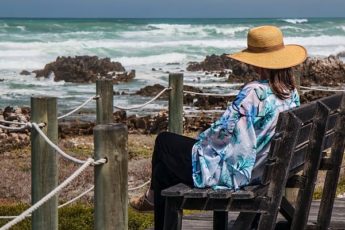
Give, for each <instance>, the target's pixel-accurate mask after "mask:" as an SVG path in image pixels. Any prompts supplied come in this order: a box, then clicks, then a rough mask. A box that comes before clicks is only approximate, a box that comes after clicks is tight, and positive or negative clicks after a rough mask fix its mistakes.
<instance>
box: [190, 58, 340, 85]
mask: <svg viewBox="0 0 345 230" xmlns="http://www.w3.org/2000/svg"><path fill="white" fill-rule="evenodd" d="M342 55H344V54H343V53H339V54H338V55H336V56H334V55H331V56H329V57H325V58H320V57H309V58H307V60H306V61H305V62H304V63H302V64H301V65H299V66H297V67H295V68H294V72H295V75H296V76H299V77H300V80H301V85H304V86H310V85H313V84H315V85H322V86H338V85H340V84H342V83H345V63H343V62H342V61H341V60H340V57H342ZM187 70H188V71H204V72H208V73H211V74H213V75H215V76H220V77H227V78H228V80H229V82H232V83H237V82H248V81H252V80H254V79H257V78H258V76H257V75H256V74H255V73H254V70H253V67H252V66H250V65H247V64H244V63H241V62H238V61H236V60H232V59H229V58H228V57H227V56H226V54H222V55H214V54H213V55H210V56H206V58H205V60H204V61H202V62H191V63H189V65H188V67H187Z"/></svg>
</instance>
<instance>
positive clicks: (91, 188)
mask: <svg viewBox="0 0 345 230" xmlns="http://www.w3.org/2000/svg"><path fill="white" fill-rule="evenodd" d="M101 160H104V159H101ZM97 162H100V160H98V161H95V162H93V163H92V165H95V163H97ZM102 162H103V161H102ZM104 163H105V161H104ZM150 182H151V180H148V181H146V182H145V183H143V184H142V185H139V186H137V187H134V188H129V189H128V191H134V190H137V189H140V188H143V187H145V186H146V185H147V184H149V183H150ZM94 188H95V186H94V185H93V186H91V187H90V188H89V189H87V190H85V191H84V192H82V193H81V194H79V195H78V196H76V197H74V198H73V199H71V200H69V201H67V202H66V203H63V204H61V205H59V206H58V208H59V209H60V208H63V207H65V206H67V205H69V204H71V203H73V202H75V201H77V200H79V199H80V198H82V197H83V196H85V195H86V194H88V193H89V192H91V191H92V190H93V189H94ZM30 216H31V215H28V216H27V217H30ZM16 217H17V216H0V219H14V218H16Z"/></svg>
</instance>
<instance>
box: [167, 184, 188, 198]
mask: <svg viewBox="0 0 345 230" xmlns="http://www.w3.org/2000/svg"><path fill="white" fill-rule="evenodd" d="M190 190H192V188H191V187H189V186H187V185H185V184H182V183H179V184H177V185H175V186H172V187H170V188H167V189H164V190H163V191H162V196H168V197H178V196H184V194H185V193H187V192H189V191H190Z"/></svg>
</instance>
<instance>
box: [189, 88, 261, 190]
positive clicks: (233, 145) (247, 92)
mask: <svg viewBox="0 0 345 230" xmlns="http://www.w3.org/2000/svg"><path fill="white" fill-rule="evenodd" d="M259 101H260V100H259V99H258V97H257V96H256V92H255V87H254V86H253V85H252V84H249V85H246V86H245V87H244V88H243V89H242V90H241V91H240V92H239V94H238V95H237V96H236V98H235V100H234V101H233V102H232V104H231V105H230V106H229V107H228V108H227V110H226V111H225V113H224V114H223V115H222V116H221V118H220V119H219V120H217V121H216V122H215V123H214V124H212V125H211V127H210V128H209V129H208V130H206V131H205V132H203V133H201V134H200V135H199V138H198V139H199V141H198V142H197V144H196V145H195V146H194V147H193V153H192V155H193V157H192V161H193V178H194V182H195V185H196V186H197V187H205V186H213V185H215V184H217V183H218V182H219V181H217V179H221V181H224V180H225V181H228V183H225V185H226V186H227V187H232V184H233V183H232V179H231V178H232V175H233V174H239V176H241V175H243V176H244V177H247V176H248V175H249V176H250V172H251V170H252V167H253V165H254V162H255V157H254V161H253V162H252V161H251V159H252V158H253V157H252V155H255V153H254V154H253V150H254V149H255V143H256V139H255V131H254V127H253V122H254V118H255V116H256V114H257V112H258V111H257V110H258V104H259ZM238 151H239V152H238ZM248 151H250V154H249V156H247V155H248ZM249 159H250V160H249ZM228 163H230V164H229V165H224V164H228ZM249 171H250V172H249ZM224 172H225V174H224ZM223 176H224V177H223ZM215 178H216V179H215Z"/></svg>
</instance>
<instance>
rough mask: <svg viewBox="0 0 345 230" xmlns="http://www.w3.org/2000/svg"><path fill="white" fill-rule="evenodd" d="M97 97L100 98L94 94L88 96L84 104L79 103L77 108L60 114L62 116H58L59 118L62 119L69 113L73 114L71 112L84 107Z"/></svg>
mask: <svg viewBox="0 0 345 230" xmlns="http://www.w3.org/2000/svg"><path fill="white" fill-rule="evenodd" d="M97 98H98V96H92V97H90V98H88V99H87V100H86V101H85V102H84V103H83V104H81V105H79V106H78V107H77V108H75V109H73V110H72V111H70V112H68V113H66V114H64V115H62V116H60V117H58V118H57V119H58V120H60V119H62V118H65V117H68V116H69V115H71V114H73V113H75V112H77V111H78V110H80V109H81V108H83V107H84V106H85V105H86V104H88V103H89V102H90V101H92V100H95V99H97Z"/></svg>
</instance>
